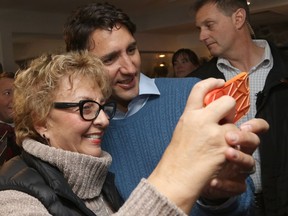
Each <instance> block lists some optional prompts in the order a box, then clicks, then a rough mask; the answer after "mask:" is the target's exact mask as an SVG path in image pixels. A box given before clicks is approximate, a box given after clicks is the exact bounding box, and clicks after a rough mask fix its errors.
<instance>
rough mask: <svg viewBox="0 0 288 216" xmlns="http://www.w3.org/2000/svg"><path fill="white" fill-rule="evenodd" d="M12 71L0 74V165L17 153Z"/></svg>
mask: <svg viewBox="0 0 288 216" xmlns="http://www.w3.org/2000/svg"><path fill="white" fill-rule="evenodd" d="M13 83H14V73H12V72H2V73H1V74H0V165H2V164H3V163H4V162H5V161H6V160H9V159H10V158H12V157H14V156H15V155H18V154H19V153H20V147H18V145H17V144H16V141H15V133H14V125H13V103H12V102H13V89H14V86H13Z"/></svg>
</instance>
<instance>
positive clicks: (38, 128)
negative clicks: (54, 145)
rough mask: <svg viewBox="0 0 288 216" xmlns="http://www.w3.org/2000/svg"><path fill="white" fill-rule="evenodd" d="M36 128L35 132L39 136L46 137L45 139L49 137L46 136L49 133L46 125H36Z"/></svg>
mask: <svg viewBox="0 0 288 216" xmlns="http://www.w3.org/2000/svg"><path fill="white" fill-rule="evenodd" d="M34 128H35V130H36V131H37V132H38V134H40V136H41V137H43V136H44V137H47V136H46V132H47V127H46V125H40V124H39V125H37V124H36V125H35V126H34Z"/></svg>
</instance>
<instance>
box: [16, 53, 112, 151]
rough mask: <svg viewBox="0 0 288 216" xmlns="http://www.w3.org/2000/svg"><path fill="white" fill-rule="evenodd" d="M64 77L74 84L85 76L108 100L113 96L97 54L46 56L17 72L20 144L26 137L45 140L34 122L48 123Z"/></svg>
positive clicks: (17, 129)
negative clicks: (75, 79)
mask: <svg viewBox="0 0 288 216" xmlns="http://www.w3.org/2000/svg"><path fill="white" fill-rule="evenodd" d="M63 77H68V78H69V80H70V82H71V84H72V79H73V77H77V78H78V77H79V78H85V80H90V81H91V82H92V83H95V85H96V84H97V85H98V86H99V88H100V89H101V92H102V94H103V96H104V98H105V99H108V98H109V97H110V95H111V87H110V82H109V78H108V73H106V71H105V70H104V67H103V64H102V62H101V61H100V60H99V59H98V58H97V57H96V56H94V55H93V54H91V53H88V52H87V51H83V52H68V53H64V54H57V55H56V54H45V55H42V56H41V57H39V58H37V59H35V60H33V61H32V62H31V64H30V65H29V67H28V68H27V69H25V70H20V71H18V72H17V73H16V79H15V82H14V85H15V90H14V123H15V133H16V141H17V143H18V144H19V145H21V144H22V141H23V140H24V139H25V138H32V139H35V140H38V141H43V138H42V137H41V136H40V135H39V134H38V133H37V131H36V130H35V128H34V125H35V124H37V125H44V124H45V122H46V119H47V116H48V114H49V112H50V110H51V109H52V108H53V102H54V98H55V93H56V92H57V89H58V88H59V85H60V83H61V80H62V79H63Z"/></svg>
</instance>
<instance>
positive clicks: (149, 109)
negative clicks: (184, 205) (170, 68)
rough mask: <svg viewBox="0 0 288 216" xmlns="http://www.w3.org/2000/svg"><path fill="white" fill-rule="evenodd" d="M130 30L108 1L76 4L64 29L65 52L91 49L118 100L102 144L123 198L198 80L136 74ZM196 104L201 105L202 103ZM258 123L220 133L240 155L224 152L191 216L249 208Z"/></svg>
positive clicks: (151, 164) (152, 161)
mask: <svg viewBox="0 0 288 216" xmlns="http://www.w3.org/2000/svg"><path fill="white" fill-rule="evenodd" d="M135 31H136V27H135V25H134V24H133V23H132V22H131V20H130V18H129V17H128V16H127V14H125V13H124V12H123V11H121V10H120V9H117V8H115V7H114V6H113V5H110V4H107V3H106V4H105V3H98V4H97V3H94V4H89V5H87V6H84V7H81V8H79V9H78V10H76V11H75V12H74V13H73V14H71V16H70V17H69V18H68V20H67V23H66V24H65V28H64V38H65V42H66V45H67V51H71V50H84V49H88V50H89V51H90V52H93V53H94V54H95V55H96V56H98V57H99V58H100V59H101V60H102V62H103V63H104V66H105V68H106V70H107V73H109V76H110V78H111V87H112V89H113V93H112V96H111V100H115V101H116V102H117V112H116V115H115V117H114V119H113V120H111V122H110V126H109V128H108V130H107V131H106V133H105V137H104V140H103V142H102V147H103V149H104V150H106V151H108V152H109V153H110V154H111V155H112V157H113V163H112V166H111V171H112V172H114V173H115V175H116V179H115V180H116V184H117V186H118V188H119V191H120V193H121V195H122V196H123V197H124V198H125V199H127V198H128V196H129V195H130V193H131V191H132V190H133V189H134V188H135V186H136V184H137V183H138V182H139V180H140V179H141V178H143V177H145V176H148V175H149V174H150V173H151V171H152V170H153V169H154V168H155V166H156V165H157V163H158V161H159V160H160V157H161V155H162V153H163V151H164V149H165V148H166V146H167V144H168V143H169V140H170V138H171V135H172V132H173V130H174V128H175V126H176V123H177V121H178V119H179V117H180V115H181V113H182V112H183V109H184V106H185V104H186V100H187V97H188V95H189V93H190V91H191V89H192V87H193V86H194V84H195V83H196V82H198V79H195V78H187V79H177V78H174V79H173V78H171V79H167V78H157V79H150V78H148V77H146V76H145V75H144V74H142V73H140V68H141V59H140V54H139V50H138V48H137V42H136V40H135V38H134V33H135ZM195 106H197V105H196V104H195ZM198 106H200V107H203V104H199V105H198ZM247 125H249V126H248V127H247ZM257 127H258V128H259V127H260V128H261V126H260V125H258V126H256V125H252V124H251V121H250V122H246V123H245V124H243V125H242V126H241V128H242V131H241V133H239V134H237V135H236V134H234V135H233V136H227V137H225V139H226V140H227V142H228V143H229V144H231V145H233V146H234V145H239V146H242V147H243V148H242V149H243V150H244V153H245V154H243V152H240V151H239V155H237V156H236V157H231V155H230V156H228V155H227V166H225V169H223V170H222V171H221V173H219V175H218V176H215V178H214V179H211V181H210V182H207V187H206V189H205V190H204V191H203V193H202V196H201V199H199V202H198V203H197V205H195V207H194V209H193V212H192V214H193V215H197V216H201V215H211V214H213V215H221V216H225V215H227V216H228V215H229V216H232V215H249V214H250V213H251V212H250V210H251V209H250V207H251V204H252V200H251V197H250V196H251V195H252V194H251V193H252V187H253V186H251V185H250V183H251V182H250V179H249V178H248V179H247V176H248V175H249V173H250V172H251V171H253V167H254V162H253V160H251V159H252V157H251V154H252V153H253V152H254V150H255V149H256V147H257V146H255V145H253V143H254V141H253V140H251V139H250V138H251V137H250V138H248V134H250V132H251V131H252V132H257V130H256V129H255V128H257ZM228 134H229V133H228ZM230 135H231V134H230ZM183 156H184V155H183ZM175 166H177V164H175ZM179 168H181V167H179ZM243 171H244V172H243ZM167 175H169V174H168V173H167ZM246 180H247V181H246ZM246 182H248V184H246ZM246 186H247V190H246Z"/></svg>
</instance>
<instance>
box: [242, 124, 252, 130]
mask: <svg viewBox="0 0 288 216" xmlns="http://www.w3.org/2000/svg"><path fill="white" fill-rule="evenodd" d="M240 129H241V130H243V131H251V130H252V127H251V125H250V124H243V125H241V126H240Z"/></svg>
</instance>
